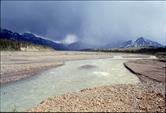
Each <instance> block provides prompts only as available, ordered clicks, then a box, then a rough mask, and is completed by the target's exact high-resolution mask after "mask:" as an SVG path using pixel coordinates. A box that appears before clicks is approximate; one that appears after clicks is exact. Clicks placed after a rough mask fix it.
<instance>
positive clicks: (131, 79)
mask: <svg viewBox="0 0 166 113" xmlns="http://www.w3.org/2000/svg"><path fill="white" fill-rule="evenodd" d="M125 61H126V60H124V59H111V58H110V59H96V60H80V61H68V62H66V63H65V65H63V66H61V67H58V68H53V69H50V70H47V71H44V72H42V73H40V74H38V75H36V76H33V77H30V78H28V79H25V80H20V81H18V82H15V83H10V84H6V85H3V86H1V98H0V101H1V111H25V110H27V109H29V108H31V107H33V106H35V105H37V104H39V103H40V102H41V101H42V100H44V99H46V98H48V97H49V96H55V95H61V94H64V93H67V92H73V91H79V90H81V89H83V88H90V87H96V86H102V85H109V84H136V83H138V82H139V79H138V78H137V77H136V76H135V75H133V74H132V73H130V72H129V71H128V70H127V69H126V68H124V66H123V62H125ZM86 65H88V66H89V68H88V67H87V68H85V67H86ZM83 67H84V68H83ZM91 67H92V68H91Z"/></svg>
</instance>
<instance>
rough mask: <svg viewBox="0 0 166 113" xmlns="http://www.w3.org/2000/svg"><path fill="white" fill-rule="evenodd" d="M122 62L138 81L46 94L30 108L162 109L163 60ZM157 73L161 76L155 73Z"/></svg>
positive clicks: (78, 110)
mask: <svg viewBox="0 0 166 113" xmlns="http://www.w3.org/2000/svg"><path fill="white" fill-rule="evenodd" d="M129 63H130V64H129ZM131 63H132V65H131ZM124 64H125V65H126V66H128V69H130V70H133V71H134V72H135V74H136V75H137V76H138V78H139V79H140V80H141V83H138V84H136V85H130V84H128V85H127V84H118V85H109V86H101V87H95V88H87V89H83V90H81V91H80V92H73V93H68V94H64V95H61V96H54V97H49V98H48V99H46V100H44V101H42V102H41V103H40V104H39V105H37V106H36V107H34V108H32V109H30V110H29V111H31V112H44V111H46V112H124V111H125V112H165V108H166V107H165V73H164V71H165V67H164V66H165V65H164V62H160V61H158V60H136V61H135V60H133V61H129V62H127V63H124ZM154 64H155V65H154ZM138 65H139V66H138ZM135 66H136V67H137V68H135ZM138 67H139V68H138ZM147 72H150V73H147ZM138 73H139V74H138ZM157 75H160V76H158V77H156V76H157ZM147 76H148V77H147Z"/></svg>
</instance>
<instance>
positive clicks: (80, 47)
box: [67, 41, 96, 50]
mask: <svg viewBox="0 0 166 113" xmlns="http://www.w3.org/2000/svg"><path fill="white" fill-rule="evenodd" d="M67 47H68V49H69V50H88V49H92V48H95V47H96V46H94V45H90V44H87V43H83V42H81V41H77V42H74V43H71V44H69V45H68V46H67Z"/></svg>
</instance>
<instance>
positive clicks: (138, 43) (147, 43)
mask: <svg viewBox="0 0 166 113" xmlns="http://www.w3.org/2000/svg"><path fill="white" fill-rule="evenodd" d="M120 47H121V48H131V47H163V45H161V44H159V43H158V42H155V41H151V40H149V39H145V38H143V37H140V38H138V39H136V40H135V41H134V42H132V40H129V41H126V42H123V43H121V45H120Z"/></svg>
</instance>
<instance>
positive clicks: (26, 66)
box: [0, 51, 112, 85]
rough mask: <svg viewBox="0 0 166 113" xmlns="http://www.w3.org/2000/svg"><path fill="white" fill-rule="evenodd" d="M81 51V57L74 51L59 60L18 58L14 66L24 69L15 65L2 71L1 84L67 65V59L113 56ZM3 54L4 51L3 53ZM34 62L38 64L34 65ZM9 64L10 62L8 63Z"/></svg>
mask: <svg viewBox="0 0 166 113" xmlns="http://www.w3.org/2000/svg"><path fill="white" fill-rule="evenodd" d="M4 53H7V54H8V53H9V54H10V53H12V52H10V51H7V52H4ZM15 53H20V54H21V53H28V52H15ZM35 53H36V52H35ZM60 53H61V52H60ZM80 53H81V54H83V56H82V57H79V54H78V55H75V52H73V53H70V54H71V55H67V56H69V58H64V59H62V58H60V59H58V60H56V59H51V60H50V61H47V60H46V61H45V59H44V61H36V60H35V61H31V60H30V62H29V61H28V60H27V62H25V61H26V60H22V61H24V62H23V63H22V61H21V60H18V59H17V60H18V61H21V62H19V63H17V60H16V63H15V62H14V66H17V65H23V66H21V67H19V68H23V69H20V70H18V71H15V70H16V69H17V68H16V67H14V69H13V70H12V71H11V72H7V71H6V72H4V73H1V79H0V84H1V85H5V84H10V83H13V82H17V81H19V80H24V79H26V78H29V77H31V76H35V75H36V74H38V73H40V72H43V71H46V70H49V69H52V68H58V67H59V66H63V65H65V62H67V61H76V60H89V59H92V60H93V59H105V58H111V57H112V56H110V55H108V54H103V53H101V55H100V54H95V52H93V53H91V52H89V53H90V55H89V54H88V55H87V54H85V53H84V52H80ZM1 55H2V53H1ZM62 55H66V53H63V52H62ZM9 56H10V55H9ZM60 56H61V55H60ZM21 57H22V56H21ZM24 59H26V58H24ZM8 60H11V58H8ZM13 61H14V60H13ZM9 62H10V61H9ZM1 64H2V66H3V63H1ZM34 64H35V65H36V66H33V65H34ZM4 65H5V64H4ZM10 65H13V64H12V63H9V66H10ZM7 66H8V64H7ZM7 66H5V67H6V68H8V70H9V71H10V68H9V67H7ZM12 68H13V67H12ZM1 70H2V71H3V68H1Z"/></svg>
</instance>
